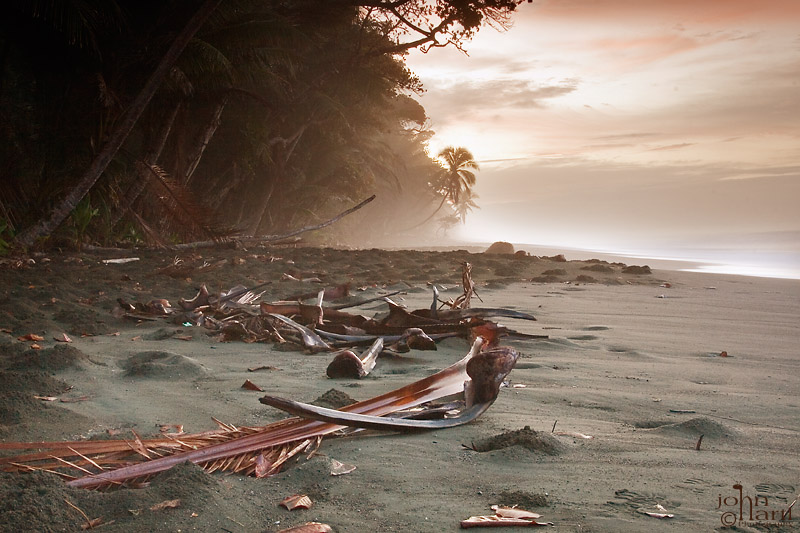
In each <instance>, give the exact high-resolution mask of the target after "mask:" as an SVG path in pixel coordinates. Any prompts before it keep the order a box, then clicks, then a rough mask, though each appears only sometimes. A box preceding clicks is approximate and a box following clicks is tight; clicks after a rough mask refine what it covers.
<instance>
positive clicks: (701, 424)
mask: <svg viewBox="0 0 800 533" xmlns="http://www.w3.org/2000/svg"><path fill="white" fill-rule="evenodd" d="M635 426H636V427H639V428H644V429H651V430H652V431H654V432H657V433H664V434H669V435H680V436H685V437H689V438H697V437H699V436H700V435H703V436H704V438H706V439H724V438H735V437H736V436H738V432H737V431H736V430H735V429H733V428H730V427H728V426H726V425H725V424H721V423H719V422H717V421H716V420H712V419H710V418H707V417H705V416H700V417H696V418H692V419H689V420H686V421H684V422H663V421H662V422H656V421H640V422H637V423H636V424H635Z"/></svg>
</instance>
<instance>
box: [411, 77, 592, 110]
mask: <svg viewBox="0 0 800 533" xmlns="http://www.w3.org/2000/svg"><path fill="white" fill-rule="evenodd" d="M577 88H578V82H577V81H576V80H574V79H568V80H563V81H562V82H561V83H559V84H553V85H540V84H537V83H535V82H532V81H527V80H519V79H517V80H514V79H512V80H474V81H459V82H456V83H453V84H451V85H449V86H446V87H444V86H439V87H434V88H430V90H429V92H428V94H427V95H426V97H425V104H426V105H427V106H430V107H436V108H439V107H440V106H441V107H442V108H449V109H450V110H452V113H453V114H455V115H459V116H463V115H464V114H465V113H469V112H472V111H476V110H478V109H492V110H499V109H504V108H505V109H508V108H513V109H530V108H543V107H545V105H546V101H547V100H551V99H554V98H558V97H559V96H563V95H565V94H569V93H571V92H574V91H575V90H577Z"/></svg>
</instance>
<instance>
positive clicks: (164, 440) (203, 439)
mask: <svg viewBox="0 0 800 533" xmlns="http://www.w3.org/2000/svg"><path fill="white" fill-rule="evenodd" d="M482 345H483V339H481V338H480V337H478V338H477V339H476V341H475V343H474V344H473V346H472V349H471V350H470V352H469V353H468V354H467V355H466V356H465V357H464V358H463V359H461V360H460V361H458V362H457V363H455V364H453V365H451V366H449V367H447V368H445V369H444V370H442V371H440V372H438V373H436V374H433V375H431V376H429V377H427V378H424V379H422V380H420V381H417V382H414V383H411V384H409V385H406V386H405V387H402V388H400V389H397V390H395V391H392V392H388V393H386V394H383V395H381V396H377V397H375V398H372V399H369V400H365V401H362V402H358V403H355V404H352V405H350V406H347V407H345V408H343V409H342V411H343V412H347V413H354V414H360V415H371V416H378V417H379V416H384V415H387V414H391V413H394V412H397V411H400V410H404V409H409V408H412V407H416V406H419V405H421V404H424V403H426V402H430V401H433V400H436V399H439V398H443V397H445V396H450V395H453V394H460V393H462V392H465V384H466V383H467V382H468V381H469V375H473V373H472V372H470V373H469V375H468V373H467V370H468V369H467V367H468V362H470V361H475V362H478V360H479V357H477V356H478V355H479V354H480V353H481V352H480V350H481V346H482ZM515 360H516V359H515ZM471 366H472V367H475V366H476V365H474V364H473V365H471ZM478 366H480V365H478ZM512 366H513V364H512ZM508 370H510V368H508V369H507V370H506V373H507V372H508ZM504 376H505V374H504V375H503V377H504ZM498 387H499V384H498ZM496 392H497V390H496V388H495V389H494V392H493V394H495V395H496ZM485 400H486V398H482V397H480V393H479V397H478V398H477V400H476V401H479V402H482V401H485ZM492 400H493V399H492ZM217 423H218V425H219V426H220V427H219V429H217V430H214V431H207V432H203V433H196V434H191V435H169V434H166V435H163V436H161V437H159V438H153V439H141V438H140V437H139V436H138V435H136V434H135V433H134V434H133V437H134V438H133V439H125V440H109V441H73V442H7V443H0V450H15V451H21V450H38V451H33V452H31V453H27V454H21V455H17V456H13V457H0V470H5V471H29V470H45V471H51V472H55V473H57V474H59V475H61V476H62V477H64V478H67V479H69V482H68V484H69V485H71V486H73V487H84V488H101V487H108V486H113V485H122V484H131V483H141V482H145V481H146V480H147V479H148V478H149V477H150V476H152V475H154V474H156V473H159V472H163V471H165V470H168V469H170V468H172V467H173V466H175V465H178V464H181V463H184V462H186V461H190V462H192V463H195V464H198V465H200V466H202V467H203V468H205V469H206V470H207V471H209V472H214V471H218V470H220V471H223V470H224V471H233V472H239V473H243V474H248V475H256V476H258V477H265V476H269V475H273V474H275V473H277V472H279V471H280V469H281V467H282V466H283V465H284V464H285V463H286V462H287V461H289V460H290V459H292V458H293V457H295V456H297V455H299V454H301V453H311V452H313V450H315V449H316V447H318V446H319V444H320V442H321V439H322V437H323V436H325V435H329V434H331V433H334V432H336V431H338V430H340V429H342V428H343V427H344V426H343V425H339V424H336V423H328V422H321V421H316V420H306V419H302V418H296V417H294V418H287V419H285V420H281V421H278V422H274V423H272V424H268V425H266V426H261V427H236V426H233V425H229V424H224V423H221V422H219V421H217ZM64 470H66V472H65V471H64Z"/></svg>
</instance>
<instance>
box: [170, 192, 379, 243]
mask: <svg viewBox="0 0 800 533" xmlns="http://www.w3.org/2000/svg"><path fill="white" fill-rule="evenodd" d="M374 199H375V195H374V194H373V195H372V196H370V197H369V198H367V199H366V200H364V201H363V202H361V203H359V204H358V205H355V206H353V207H351V208H350V209H347V210H345V211H342V212H341V213H339V214H338V215H336V216H335V217H333V218H331V219H328V220H326V221H325V222H322V223H321V224H315V225H313V226H305V227H302V228H300V229H297V230H294V231H290V232H289V233H284V234H282V235H261V236H259V237H256V236H251V237H239V238H237V239H236V240H237V241H239V242H242V243H246V244H257V243H273V242H278V241H282V240H285V239H289V238H291V237H294V236H296V235H300V234H301V233H306V232H307V231H314V230H318V229H322V228H326V227H328V226H330V225H331V224H334V223H336V222H338V221H339V220H341V219H342V218H344V217H346V216H347V215H349V214H351V213H354V212H355V211H358V210H359V209H361V208H362V207H364V206H365V205H367V204H368V203H370V202H371V201H372V200H374ZM223 242H224V241H223ZM219 245H220V242H217V241H198V242H187V243H183V244H176V245H174V246H171V247H170V248H171V249H173V250H191V249H195V248H210V247H212V246H219Z"/></svg>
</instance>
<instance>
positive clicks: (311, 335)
mask: <svg viewBox="0 0 800 533" xmlns="http://www.w3.org/2000/svg"><path fill="white" fill-rule="evenodd" d="M471 272H472V265H470V264H469V263H463V264H462V286H463V292H462V294H461V295H460V296H458V297H457V298H455V299H448V300H443V299H441V298H440V297H439V291H438V289H437V288H436V286H435V285H434V286H433V288H432V290H433V300H432V302H431V306H430V307H429V308H427V309H418V310H414V311H408V310H407V309H405V308H404V307H402V306H401V305H399V304H397V303H396V302H395V301H393V300H392V299H391V296H394V295H396V294H398V293H399V292H400V291H395V292H392V293H389V294H386V295H382V296H377V297H374V298H368V299H360V300H351V301H348V302H346V303H340V304H330V305H324V303H325V302H328V301H329V300H330V301H336V300H341V299H344V298H348V297H349V296H350V294H349V289H350V286H349V284H342V285H338V286H335V287H329V288H325V289H320V290H319V291H317V292H316V293H306V294H299V295H295V296H294V297H293V298H292V299H286V300H281V301H277V302H264V301H259V300H260V299H261V298H262V297H263V295H264V292H263V291H262V292H259V291H260V290H261V289H263V287H264V286H265V285H267V284H268V283H269V282H267V283H264V284H261V285H258V286H256V287H253V288H250V289H248V288H247V287H245V286H243V285H237V286H235V287H232V288H230V289H229V290H227V291H223V292H221V293H219V294H217V295H212V294H211V293H210V291H209V290H208V288H207V286H206V285H202V286H201V287H200V289H199V291H198V292H197V294H195V295H194V296H193V297H192V298H191V299H188V300H187V299H183V298H182V299H180V300H179V301H178V305H177V306H176V307H173V306H172V305H171V304H170V303H169V301H168V300H166V299H153V300H151V301H149V302H147V303H138V302H137V303H133V304H131V303H128V302H127V301H125V300H123V299H121V298H120V299H118V304H119V307H117V308H116V309H115V310H114V313H115V314H116V315H117V316H119V317H125V318H129V319H134V320H145V321H148V320H162V319H169V318H172V319H173V321H175V322H176V323H179V324H182V325H184V326H195V327H202V328H205V329H206V330H207V331H208V332H209V334H211V335H214V336H216V338H217V339H218V340H219V341H221V342H232V341H241V342H246V343H254V342H276V343H280V344H284V345H294V346H296V347H297V349H298V350H302V351H305V352H307V353H321V352H334V357H333V359H332V360H331V363H330V365H329V367H328V370H327V375H328V376H329V377H331V378H363V377H364V376H366V375H368V374H369V373H370V372H371V371H372V370H373V369H374V368H375V365H376V364H377V360H378V356H379V355H380V354H381V353H390V354H395V355H399V354H403V353H407V352H409V351H410V350H412V349H416V350H435V349H436V342H437V341H439V340H441V339H445V338H448V337H464V338H467V339H474V338H475V337H476V336H478V335H480V336H482V337H483V338H484V339H487V340H490V341H491V340H493V339H495V338H496V337H500V336H510V337H514V338H527V339H530V338H537V339H538V338H546V337H547V336H546V335H529V334H523V333H520V332H517V331H514V330H511V329H509V328H507V327H504V326H500V325H498V324H497V323H496V322H493V321H492V320H490V319H491V318H497V317H503V318H514V319H521V320H536V318H535V317H534V316H533V315H531V314H528V313H523V312H520V311H514V310H511V309H503V308H472V307H470V304H471V300H472V298H473V296H475V297H477V298H480V296H478V294H477V293H476V291H475V283H474V282H473V280H472V276H471ZM312 299H313V301H311V303H305V302H306V301H308V300H312ZM380 300H383V301H385V303H386V305H387V307H388V310H387V312H385V313H384V314H383V315H381V316H374V317H368V316H365V315H363V314H358V313H351V312H347V311H344V309H347V308H350V307H355V306H359V305H363V304H366V303H371V302H374V301H380ZM358 347H365V351H363V352H362V353H361V354H358V353H356V351H354V350H355V349H356V348H358Z"/></svg>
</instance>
